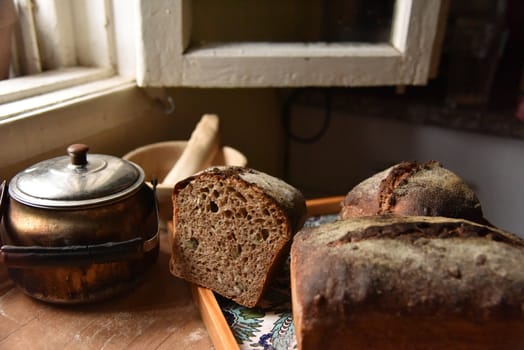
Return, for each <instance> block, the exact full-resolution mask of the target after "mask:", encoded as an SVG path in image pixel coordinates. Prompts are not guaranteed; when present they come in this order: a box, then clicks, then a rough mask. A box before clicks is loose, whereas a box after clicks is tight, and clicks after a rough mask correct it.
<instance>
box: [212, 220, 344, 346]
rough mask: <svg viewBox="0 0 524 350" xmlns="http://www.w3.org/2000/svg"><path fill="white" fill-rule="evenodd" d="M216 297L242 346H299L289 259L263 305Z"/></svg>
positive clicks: (310, 223)
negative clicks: (255, 305) (239, 303)
mask: <svg viewBox="0 0 524 350" xmlns="http://www.w3.org/2000/svg"><path fill="white" fill-rule="evenodd" d="M336 219H337V215H336V214H333V215H322V216H315V217H311V218H309V219H308V220H307V221H306V223H305V224H304V227H316V226H319V225H321V224H323V223H326V222H332V221H335V220H336ZM216 297H217V300H218V303H219V305H220V308H221V309H222V313H223V314H224V317H225V318H226V320H227V323H228V324H229V327H230V328H231V330H232V332H233V335H234V336H235V338H236V340H237V342H238V344H239V346H240V349H242V350H244V349H246V350H247V349H263V350H290V349H296V348H297V343H296V338H295V328H294V325H293V315H292V313H291V294H290V285H289V259H288V261H287V263H286V265H285V268H284V273H283V274H282V276H280V277H279V278H278V279H277V280H276V281H275V284H274V285H273V286H272V288H271V290H269V291H268V293H267V294H266V297H265V300H264V301H263V302H262V303H261V306H260V307H257V308H251V309H250V308H246V307H244V306H241V305H238V304H236V303H235V302H233V301H231V300H228V299H225V298H223V297H220V296H219V295H217V296H216Z"/></svg>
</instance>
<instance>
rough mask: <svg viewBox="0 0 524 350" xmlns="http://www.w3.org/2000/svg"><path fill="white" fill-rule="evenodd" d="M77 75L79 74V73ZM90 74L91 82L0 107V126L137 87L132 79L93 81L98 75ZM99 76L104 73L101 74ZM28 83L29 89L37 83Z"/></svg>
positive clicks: (92, 72)
mask: <svg viewBox="0 0 524 350" xmlns="http://www.w3.org/2000/svg"><path fill="white" fill-rule="evenodd" d="M99 71H100V70H99ZM77 73H79V72H78V71H77ZM90 73H91V74H90V75H89V78H87V76H86V75H84V78H86V79H88V80H89V81H90V82H87V83H84V84H80V85H75V86H71V87H67V88H64V89H60V90H57V91H53V92H47V93H41V94H38V95H35V96H33V97H28V98H22V99H18V100H16V101H13V102H8V103H4V104H2V105H0V125H2V124H5V123H10V122H13V121H15V120H18V119H20V118H26V117H28V116H31V115H34V114H38V113H42V112H46V111H49V110H50V109H53V108H59V107H64V106H67V105H70V104H73V103H75V102H79V101H82V100H84V99H87V98H92V97H95V96H97V95H100V94H104V93H108V92H111V91H112V90H118V89H122V88H128V87H129V86H133V87H134V86H136V84H135V82H134V80H133V79H132V78H124V77H120V76H113V77H111V78H107V79H98V80H95V81H92V80H93V78H94V77H95V76H94V75H93V74H95V75H96V72H94V71H91V72H90ZM99 74H104V73H103V72H99ZM20 79H22V78H20ZM35 79H37V78H35ZM78 79H81V77H80V76H78ZM15 80H16V79H15ZM77 81H78V80H77ZM2 83H3V82H0V84H2ZM6 83H9V81H6ZM26 83H27V84H26V85H25V86H26V88H29V87H30V86H32V85H33V84H34V83H35V81H34V80H32V79H27V80H26ZM1 88H2V86H1V85H0V91H1ZM0 96H1V94H0Z"/></svg>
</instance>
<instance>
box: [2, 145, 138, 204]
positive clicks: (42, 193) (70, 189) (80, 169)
mask: <svg viewBox="0 0 524 350" xmlns="http://www.w3.org/2000/svg"><path fill="white" fill-rule="evenodd" d="M88 150H89V147H88V146H86V145H83V144H74V145H71V146H69V147H68V148H67V153H68V154H69V157H67V156H62V157H57V158H52V159H48V160H45V161H43V162H40V163H37V164H35V165H33V166H31V167H29V168H28V169H26V170H25V171H23V172H21V173H19V174H17V175H16V176H15V177H13V179H11V181H10V183H9V195H10V196H11V197H12V198H13V199H15V200H17V201H19V202H21V203H24V204H27V205H30V206H34V207H44V208H57V209H63V208H78V207H86V206H98V205H101V204H107V203H108V202H112V201H115V200H120V199H122V198H125V197H127V196H128V195H130V194H132V193H134V192H135V191H136V190H137V189H138V188H139V187H140V186H141V185H142V183H143V182H144V172H143V170H142V169H141V168H140V167H139V166H137V165H136V164H134V163H132V162H129V161H126V160H123V159H121V158H118V157H113V156H108V155H102V154H89V155H88V154H87V152H88Z"/></svg>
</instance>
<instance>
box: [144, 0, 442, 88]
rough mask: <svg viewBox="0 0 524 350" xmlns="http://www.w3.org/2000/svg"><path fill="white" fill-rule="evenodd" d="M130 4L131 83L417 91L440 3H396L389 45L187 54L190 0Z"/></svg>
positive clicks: (209, 48) (251, 47)
mask: <svg viewBox="0 0 524 350" xmlns="http://www.w3.org/2000/svg"><path fill="white" fill-rule="evenodd" d="M136 1H137V6H138V9H137V13H138V14H139V20H138V27H139V28H138V35H139V37H140V40H139V42H138V48H137V49H138V54H137V57H138V61H137V83H138V85H139V86H153V87H162V86H188V87H193V86H194V87H300V86H378V85H419V84H425V83H426V82H427V80H428V75H429V71H430V63H431V62H430V61H431V51H432V47H433V43H434V41H435V37H436V33H437V26H438V18H439V11H440V8H441V0H424V1H418V0H397V1H396V5H395V13H394V18H393V25H392V35H391V41H390V43H380V44H354V43H353V44H352V43H332V44H331V43H329V44H328V43H310V44H303V43H291V44H284V43H226V44H209V45H203V46H199V47H191V46H190V42H189V38H190V37H191V11H192V9H191V0H136ZM325 1H329V0H325ZM217 15H223V16H227V13H221V14H217Z"/></svg>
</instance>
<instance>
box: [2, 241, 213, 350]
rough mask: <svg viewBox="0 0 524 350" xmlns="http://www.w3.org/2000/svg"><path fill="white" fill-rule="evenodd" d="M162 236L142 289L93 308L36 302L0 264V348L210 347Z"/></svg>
mask: <svg viewBox="0 0 524 350" xmlns="http://www.w3.org/2000/svg"><path fill="white" fill-rule="evenodd" d="M167 236H168V235H167V232H165V231H161V233H160V247H161V252H160V255H159V259H158V261H157V263H156V264H155V265H154V266H153V268H152V269H151V270H150V271H148V274H147V275H146V279H145V281H144V282H143V283H142V284H141V285H139V286H138V287H137V288H135V289H133V290H132V291H130V292H128V293H127V294H125V295H121V296H118V297H116V298H113V299H111V300H108V301H106V302H101V303H96V304H89V305H77V306H58V305H52V304H45V303H43V302H39V301H36V300H34V299H32V298H30V297H28V296H26V295H25V294H23V293H22V292H20V291H19V290H18V289H17V288H16V287H15V286H14V284H13V283H12V282H11V281H10V280H9V279H8V278H7V273H6V272H7V271H6V269H5V266H4V265H3V264H0V349H10V350H12V349H15V350H16V349H87V350H89V349H199V350H201V349H202V350H203V349H206V350H209V349H211V348H212V347H213V344H212V342H211V339H210V337H209V335H208V333H207V331H206V327H205V326H204V323H203V322H202V319H201V318H200V314H199V312H198V309H197V307H196V306H195V304H194V303H193V301H192V297H191V289H190V286H189V284H188V283H186V282H184V281H182V280H180V279H177V278H175V277H173V276H172V275H171V274H170V273H169V265H168V260H169V255H170V248H171V247H170V246H169V245H168V242H167Z"/></svg>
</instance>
